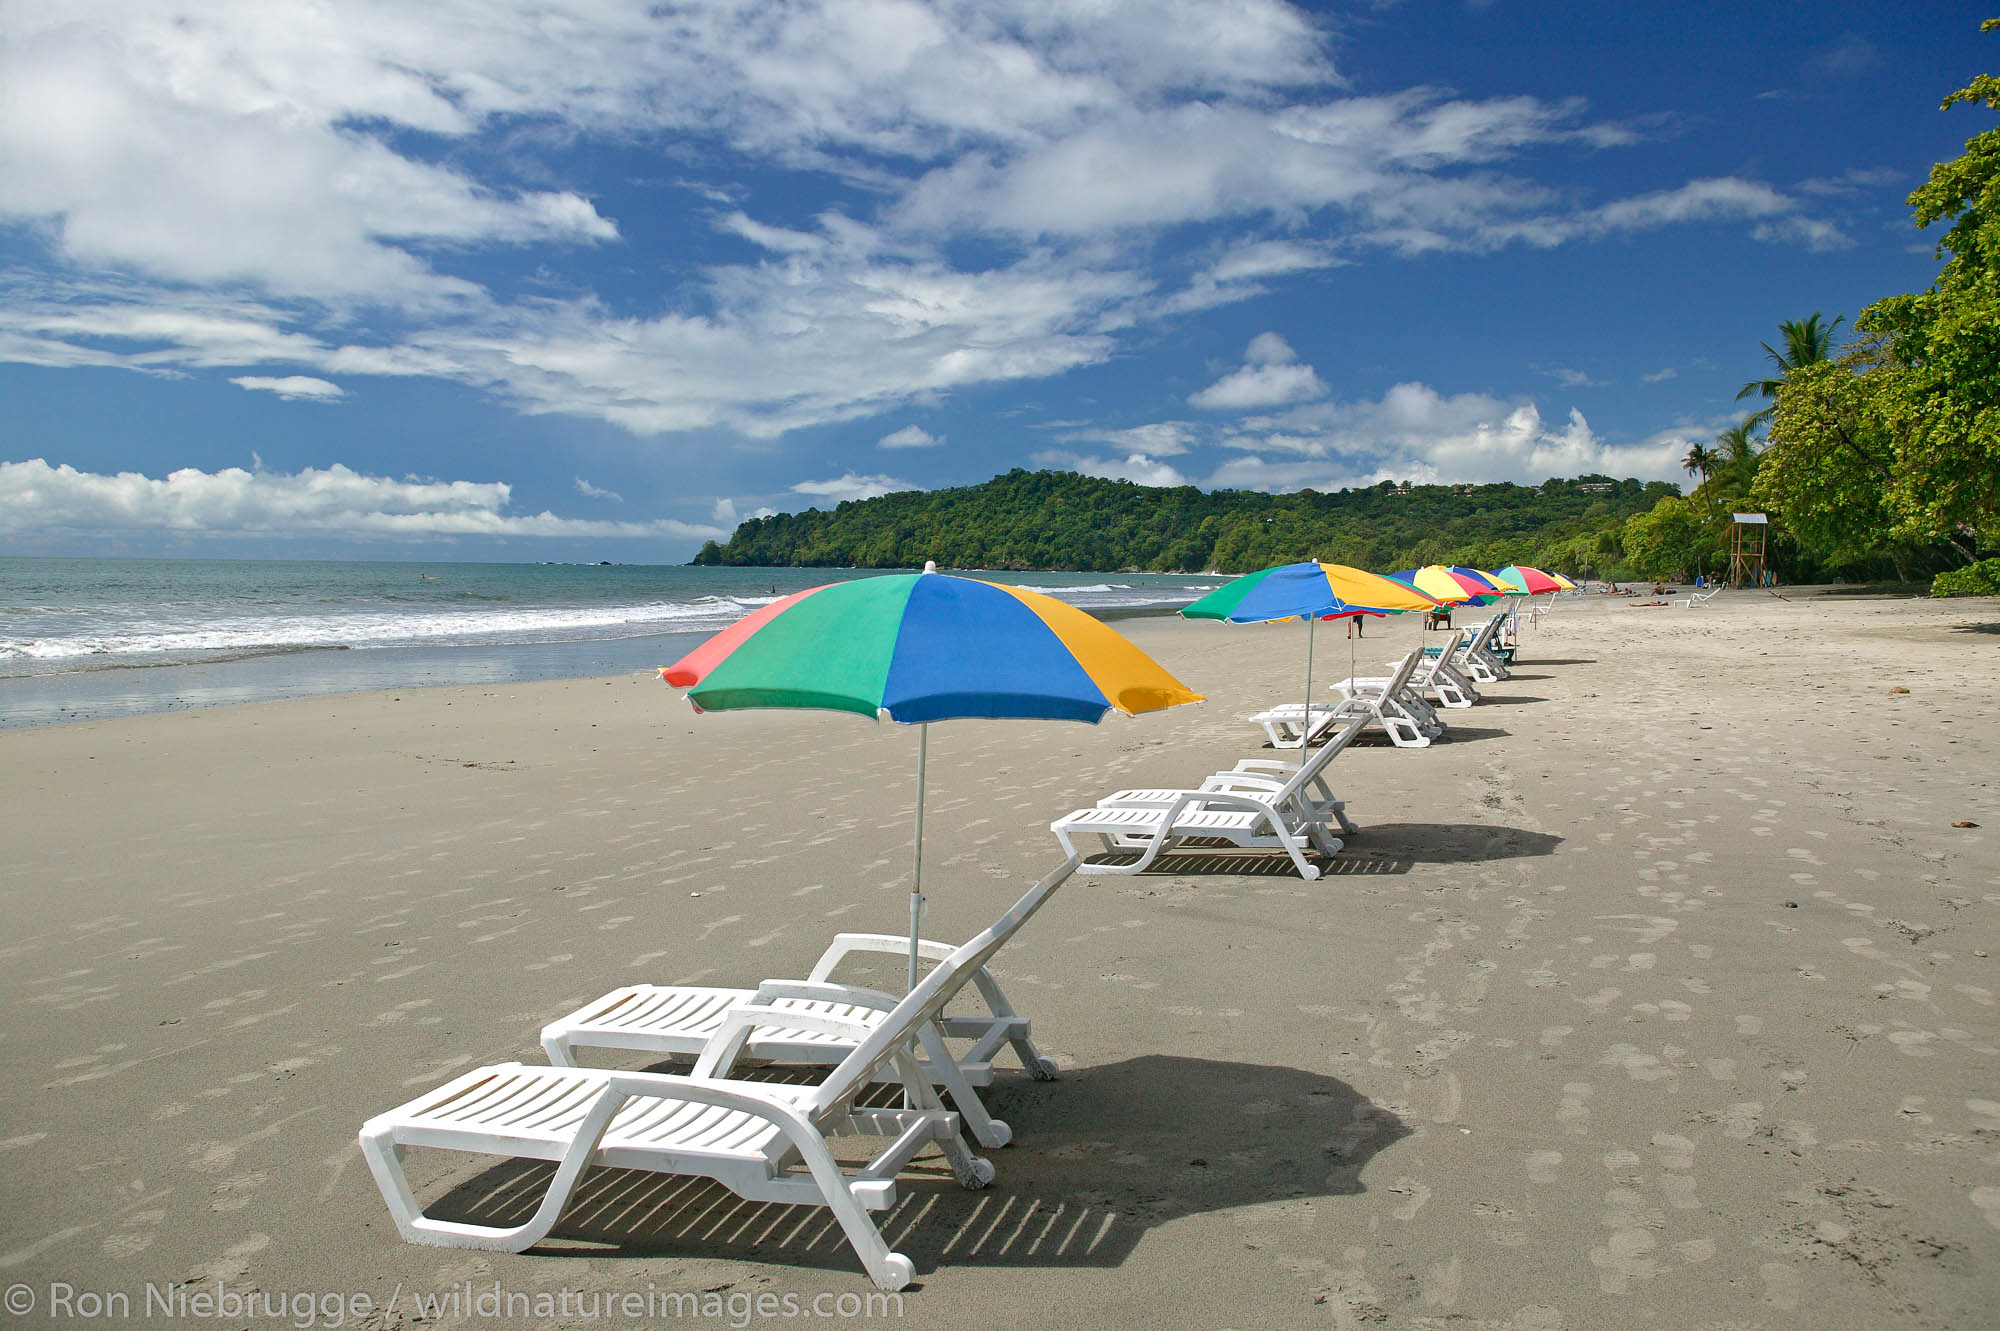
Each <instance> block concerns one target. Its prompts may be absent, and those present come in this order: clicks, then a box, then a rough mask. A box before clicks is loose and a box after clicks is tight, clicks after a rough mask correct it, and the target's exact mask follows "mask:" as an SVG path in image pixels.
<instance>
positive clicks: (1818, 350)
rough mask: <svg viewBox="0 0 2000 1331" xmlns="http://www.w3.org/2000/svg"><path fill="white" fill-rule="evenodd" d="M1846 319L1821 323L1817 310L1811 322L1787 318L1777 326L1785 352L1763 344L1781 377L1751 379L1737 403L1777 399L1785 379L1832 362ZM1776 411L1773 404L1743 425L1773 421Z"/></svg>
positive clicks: (1737, 396)
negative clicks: (1835, 336) (1838, 330)
mask: <svg viewBox="0 0 2000 1331" xmlns="http://www.w3.org/2000/svg"><path fill="white" fill-rule="evenodd" d="M1846 318H1847V316H1846V315H1844V314H1836V315H1834V316H1833V322H1832V323H1830V324H1822V323H1821V322H1820V314H1819V311H1818V310H1814V311H1813V312H1812V317H1811V318H1810V319H1786V320H1785V321H1784V322H1782V323H1780V324H1779V325H1778V334H1779V336H1780V338H1782V339H1783V341H1784V344H1785V349H1784V350H1783V351H1780V350H1778V349H1777V348H1776V347H1773V346H1772V345H1771V344H1770V343H1769V342H1765V343H1763V344H1762V346H1763V348H1764V354H1765V355H1766V356H1767V357H1769V358H1770V361H1771V363H1772V364H1773V365H1775V366H1777V367H1778V377H1777V378H1775V379H1752V380H1751V381H1750V382H1749V383H1747V384H1745V385H1743V387H1742V388H1741V389H1739V390H1737V393H1736V400H1737V401H1738V402H1741V401H1742V400H1743V399H1744V398H1746V397H1749V396H1751V395H1752V394H1756V395H1757V396H1759V397H1764V398H1772V399H1775V398H1776V397H1777V396H1778V390H1779V389H1781V388H1783V387H1784V386H1785V377H1786V376H1787V375H1789V374H1790V373H1791V372H1792V371H1793V370H1796V369H1800V368H1801V367H1803V366H1807V365H1817V364H1819V363H1820V362H1821V361H1823V360H1829V359H1831V353H1832V351H1833V330H1834V329H1836V328H1838V327H1840V325H1841V323H1842V322H1843V321H1844V320H1845V319H1846ZM1776 409H1777V406H1776V403H1775V402H1773V404H1772V405H1771V406H1768V407H1765V408H1764V409H1763V410H1762V411H1759V412H1756V413H1754V414H1753V415H1752V416H1751V417H1750V419H1749V420H1747V421H1745V422H1744V424H1745V425H1746V426H1754V425H1761V424H1763V423H1764V422H1765V421H1766V420H1769V419H1770V416H1771V413H1772V412H1773V411H1775V410H1776Z"/></svg>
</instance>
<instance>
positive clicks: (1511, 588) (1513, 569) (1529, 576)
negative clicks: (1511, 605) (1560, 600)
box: [1488, 564, 1562, 596]
mask: <svg viewBox="0 0 2000 1331" xmlns="http://www.w3.org/2000/svg"><path fill="white" fill-rule="evenodd" d="M1488 576H1490V577H1491V578H1492V579H1493V580H1494V581H1495V582H1497V583H1499V584H1500V589H1501V591H1502V592H1503V593H1504V594H1506V595H1508V596H1539V595H1541V594H1542V593H1543V592H1559V591H1561V590H1562V584H1561V583H1559V582H1557V581H1556V580H1555V579H1554V578H1552V577H1550V576H1549V575H1548V574H1546V573H1544V572H1542V571H1541V570H1540V569H1538V568H1529V567H1528V566H1527V565H1525V564H1509V565H1508V566H1507V567H1505V568H1499V569H1495V570H1493V572H1492V573H1491V574H1489V575H1488Z"/></svg>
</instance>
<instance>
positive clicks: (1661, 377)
mask: <svg viewBox="0 0 2000 1331" xmlns="http://www.w3.org/2000/svg"><path fill="white" fill-rule="evenodd" d="M1680 373H1681V372H1680V371H1679V370H1676V369H1675V368H1674V367H1673V366H1671V365H1668V366H1666V367H1664V368H1662V369H1658V370H1655V371H1653V372H1652V373H1651V374H1642V375H1640V376H1639V377H1640V378H1641V379H1643V380H1645V381H1646V382H1647V383H1649V384H1663V383H1665V382H1667V380H1669V379H1678V378H1680Z"/></svg>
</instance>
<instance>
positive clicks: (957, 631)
mask: <svg viewBox="0 0 2000 1331" xmlns="http://www.w3.org/2000/svg"><path fill="white" fill-rule="evenodd" d="M660 677H661V678H662V679H664V680H666V682H667V683H669V684H673V685H676V686H678V687H681V688H686V689H687V690H688V694H687V697H688V701H689V702H691V703H693V704H694V707H695V710H696V711H701V712H722V711H730V710H733V709H736V708H745V707H784V708H809V709H819V710H827V711H836V712H853V713H855V714H857V715H860V716H866V717H872V718H875V719H877V720H888V721H897V722H901V723H903V724H905V725H914V726H916V727H918V734H917V800H916V805H917V807H916V861H915V869H914V871H913V873H912V876H911V885H910V985H911V987H912V988H914V987H915V986H916V975H917V943H918V937H919V934H918V929H919V924H920V920H921V916H922V912H923V901H924V898H923V855H924V761H925V758H926V755H927V752H928V749H929V743H930V732H929V725H930V723H931V722H933V721H948V720H954V719H957V718H961V717H1029V718H1037V719H1042V720H1054V721H1090V722H1096V721H1099V720H1101V719H1103V717H1104V715H1105V713H1107V712H1111V711H1119V712H1124V713H1126V714H1128V715H1133V714H1137V713H1140V712H1151V711H1157V710H1159V709H1161V708H1164V707H1173V706H1175V705H1177V704H1180V703H1188V702H1199V701H1201V695H1200V694H1199V693H1196V692H1194V691H1193V690H1191V689H1189V688H1188V687H1187V686H1186V685H1185V684H1183V683H1181V682H1180V681H1179V680H1178V679H1175V678H1174V677H1173V676H1172V675H1170V674H1168V673H1167V671H1166V670H1165V668H1163V667H1162V666H1161V665H1160V664H1159V663H1158V662H1156V661H1154V660H1153V658H1152V657H1150V656H1148V655H1146V654H1145V653H1144V652H1142V651H1140V650H1139V649H1138V648H1137V647H1135V646H1134V645H1132V643H1131V642H1129V641H1127V640H1126V638H1125V637H1124V636H1123V635H1122V634H1120V633H1118V632H1117V631H1116V630H1114V629H1111V628H1109V627H1107V626H1106V625H1104V624H1102V623H1100V622H1099V621H1098V620H1096V619H1094V618H1092V617H1091V616H1090V615H1087V614H1085V613H1084V612H1083V611H1081V610H1078V609H1077V608H1076V607H1075V606H1071V605H1066V604H1064V603H1063V602H1061V601H1058V600H1056V599H1055V598H1053V597H1049V596H1043V595H1041V594H1040V593H1038V592H1031V591H1025V590H1023V589H1021V588H1019V587H1004V586H1001V585H999V584H997V583H990V582H979V581H977V580H975V579H972V578H959V577H952V576H949V575H947V574H943V573H939V572H937V571H936V565H934V564H926V565H925V566H924V571H923V572H922V573H898V574H888V575H885V576H881V577H870V578H856V579H854V580H852V581H849V582H836V583H829V584H827V585H825V586H822V587H812V588H808V589H807V590H805V591H802V592H798V593H796V594H794V595H791V596H787V597H784V598H782V599H780V600H778V601H774V602H772V603H771V604H770V605H767V606H763V607H761V608H760V609H758V610H755V611H753V612H751V613H750V614H748V615H746V616H744V617H743V618H742V619H740V620H738V621H737V622H736V623H734V624H732V625H730V626H729V627H728V628H726V629H724V630H722V632H720V633H718V634H716V635H715V636H714V637H712V638H710V639H709V640H708V641H707V642H705V643H703V644H702V645H701V646H699V647H697V648H695V649H694V650H693V651H692V652H689V653H688V654H687V655H686V656H684V657H682V658H681V659H680V660H679V661H676V662H675V663H674V664H672V665H670V666H667V667H666V668H664V669H663V670H661V671H660Z"/></svg>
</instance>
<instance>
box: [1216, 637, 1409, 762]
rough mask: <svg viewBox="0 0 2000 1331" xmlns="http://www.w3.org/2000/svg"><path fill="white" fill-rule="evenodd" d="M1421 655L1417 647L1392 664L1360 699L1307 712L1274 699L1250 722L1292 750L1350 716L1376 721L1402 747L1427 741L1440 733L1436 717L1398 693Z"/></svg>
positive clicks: (1315, 706)
mask: <svg viewBox="0 0 2000 1331" xmlns="http://www.w3.org/2000/svg"><path fill="white" fill-rule="evenodd" d="M1422 655H1423V651H1422V649H1421V648H1419V649H1418V650H1417V651H1414V652H1412V653H1410V655H1408V656H1406V657H1404V658H1403V659H1402V661H1400V662H1399V663H1397V666H1396V668H1395V672H1394V673H1393V674H1391V675H1389V676H1387V677H1385V678H1384V679H1383V681H1382V687H1381V688H1380V689H1374V690H1369V691H1368V692H1367V693H1366V694H1365V695H1364V696H1362V697H1359V698H1344V699H1342V700H1341V701H1340V702H1337V703H1317V702H1316V703H1314V704H1313V705H1312V707H1311V709H1310V711H1308V709H1307V707H1306V705H1305V704H1304V703H1296V702H1291V703H1280V704H1279V705H1278V706H1276V707H1269V708H1266V709H1265V710H1263V711H1261V712H1259V713H1257V714H1256V715H1255V716H1253V717H1251V718H1250V721H1251V723H1252V724H1254V725H1258V726H1262V727H1263V729H1264V734H1265V736H1266V737H1268V738H1269V739H1270V741H1271V747H1272V748H1274V749H1296V748H1298V747H1299V746H1300V745H1302V744H1310V743H1312V741H1314V740H1316V739H1318V738H1319V737H1320V736H1322V735H1325V734H1328V733H1331V732H1332V731H1333V729H1334V728H1335V727H1337V726H1340V725H1343V724H1345V723H1346V722H1347V721H1348V720H1349V719H1351V718H1353V717H1355V716H1361V717H1363V718H1364V719H1369V718H1374V719H1376V722H1377V724H1379V725H1382V728H1383V730H1384V731H1385V732H1386V733H1387V734H1388V736H1389V738H1390V740H1391V741H1393V742H1395V743H1396V744H1398V745H1401V746H1403V747H1412V746H1414V747H1421V746H1422V745H1424V744H1429V743H1430V742H1431V740H1432V739H1433V738H1435V737H1436V736H1437V735H1440V734H1442V733H1444V726H1443V723H1442V722H1438V721H1437V720H1436V717H1437V713H1436V712H1434V711H1432V710H1431V708H1430V705H1429V704H1428V703H1425V702H1424V701H1423V700H1422V699H1421V698H1419V699H1418V700H1417V707H1418V708H1419V709H1420V710H1417V711H1412V710H1410V709H1409V708H1408V706H1407V705H1406V700H1403V699H1400V698H1399V697H1398V694H1399V693H1400V692H1401V691H1403V690H1405V689H1406V687H1407V685H1408V684H1409V680H1410V675H1411V674H1412V673H1414V672H1415V670H1416V668H1417V662H1418V660H1419V659H1420V658H1421V657H1422ZM1380 694H1386V695H1387V696H1388V698H1389V702H1388V703H1387V704H1386V705H1385V704H1382V703H1380V702H1379V701H1378V695H1380ZM1384 714H1386V715H1388V716H1390V717H1393V718H1395V725H1394V727H1393V728H1392V727H1391V726H1390V725H1389V724H1388V723H1385V722H1382V721H1381V720H1380V719H1379V718H1380V716H1381V715H1384Z"/></svg>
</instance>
